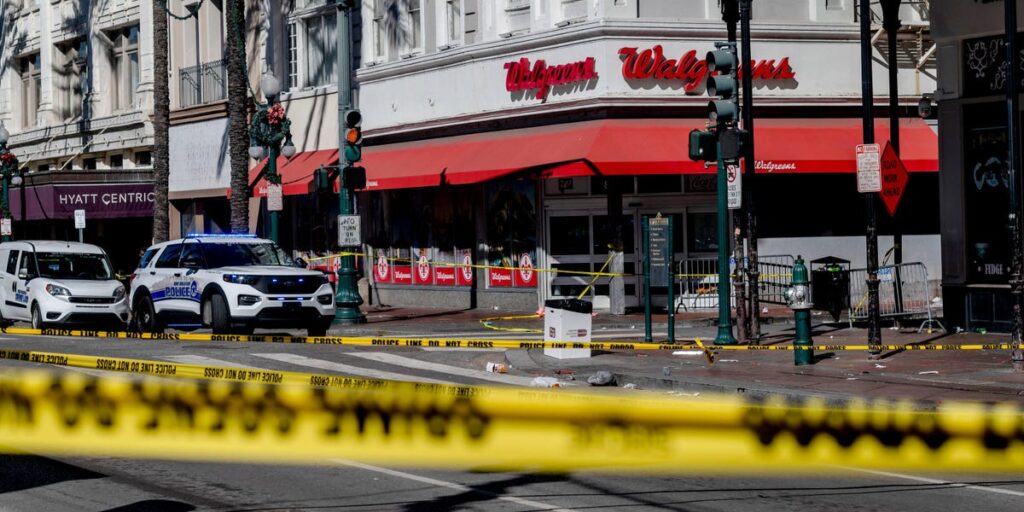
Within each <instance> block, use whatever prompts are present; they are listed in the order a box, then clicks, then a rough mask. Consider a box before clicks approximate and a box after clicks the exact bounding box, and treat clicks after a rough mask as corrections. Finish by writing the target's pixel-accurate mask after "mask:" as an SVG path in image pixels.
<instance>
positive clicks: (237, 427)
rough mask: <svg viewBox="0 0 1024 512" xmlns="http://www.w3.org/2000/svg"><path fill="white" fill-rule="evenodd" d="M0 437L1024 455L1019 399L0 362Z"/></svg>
mask: <svg viewBox="0 0 1024 512" xmlns="http://www.w3.org/2000/svg"><path fill="white" fill-rule="evenodd" d="M0 450H4V451H10V452H17V453H25V452H28V453H37V454H42V455H84V456H107V457H110V456H114V457H137V458H159V459H178V460H203V461H216V462H227V461H251V462H264V463H326V462H330V461H331V460H332V459H339V458H340V459H345V460H356V461H363V462H368V463H374V464H387V465H400V466H430V467H447V468H463V469H467V468H468V469H490V470H529V471H552V472H568V471H576V470H582V469H591V470H603V471H658V472H671V473H691V474H694V473H701V474H706V473H709V472H714V473H730V474H733V473H742V472H759V473H760V472H764V471H769V470H770V471H774V472H778V471H787V472H794V471H796V472H806V473H821V472H822V471H828V470H829V469H832V470H834V468H835V466H836V465H842V466H852V467H864V468H885V469H905V470H927V471H957V472H962V471H1013V472H1019V471H1022V470H1024V414H1022V411H1021V408H1020V406H1018V405H1011V404H1002V405H994V406H992V405H983V404H949V405H947V404H944V405H942V406H940V409H939V410H937V411H922V410H917V409H914V408H913V406H911V405H908V404H894V403H888V402H873V403H866V402H860V401H855V402H849V403H845V404H841V405H837V406H834V407H829V406H828V405H827V404H826V403H825V402H824V401H823V400H817V399H809V400H807V401H805V402H803V403H796V402H786V401H784V400H782V399H779V400H769V401H767V402H763V403H758V402H754V401H751V400H745V399H743V398H739V397H735V396H728V397H718V398H716V399H715V400H707V399H688V400H687V399H675V400H634V399H631V398H629V397H624V396H615V395H601V394H592V395H591V394H588V395H582V394H575V395H574V394H565V393H560V392H558V391H555V392H551V391H541V390H521V389H489V390H488V392H487V393H481V394H474V395H468V396H463V395H453V394H446V393H436V392H412V391H409V390H408V389H391V388H383V389H365V390H351V389H324V388H310V387H304V386H281V385H270V384H255V383H236V382H209V381H200V382H196V381H191V380H189V381H183V380H182V381H179V380H174V381H168V380H163V379H152V378H147V379H142V380H128V379H124V378H117V377H100V378H98V377H92V376H85V375H80V374H67V375H63V376H59V377H58V376H54V375H52V374H49V373H43V372H17V373H13V374H3V375H0Z"/></svg>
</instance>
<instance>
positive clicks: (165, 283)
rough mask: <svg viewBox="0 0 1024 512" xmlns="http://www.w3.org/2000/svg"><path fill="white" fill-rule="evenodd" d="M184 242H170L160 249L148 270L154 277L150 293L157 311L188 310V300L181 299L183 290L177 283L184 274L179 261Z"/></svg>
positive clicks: (151, 276)
mask: <svg viewBox="0 0 1024 512" xmlns="http://www.w3.org/2000/svg"><path fill="white" fill-rule="evenodd" d="M181 250H182V244H180V243H179V244H170V245H167V246H164V250H163V251H160V256H159V257H157V259H156V262H155V263H154V264H153V267H152V268H150V269H149V270H148V271H147V272H149V274H150V279H152V283H153V285H152V288H151V289H150V295H151V296H152V297H153V309H155V310H156V312H157V313H161V312H167V311H187V304H186V301H183V300H181V299H180V295H181V293H180V292H181V290H180V288H179V287H176V286H175V283H176V282H177V281H178V280H179V279H180V278H181V276H182V275H183V274H184V271H183V270H182V269H181V266H180V265H179V262H180V260H181Z"/></svg>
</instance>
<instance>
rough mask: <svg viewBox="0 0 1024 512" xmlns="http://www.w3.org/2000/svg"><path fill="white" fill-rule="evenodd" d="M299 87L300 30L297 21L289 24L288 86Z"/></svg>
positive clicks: (290, 87) (291, 87)
mask: <svg viewBox="0 0 1024 512" xmlns="http://www.w3.org/2000/svg"><path fill="white" fill-rule="evenodd" d="M298 87H299V31H298V30H297V26H296V24H295V23H289V24H288V88H289V89H294V88H298Z"/></svg>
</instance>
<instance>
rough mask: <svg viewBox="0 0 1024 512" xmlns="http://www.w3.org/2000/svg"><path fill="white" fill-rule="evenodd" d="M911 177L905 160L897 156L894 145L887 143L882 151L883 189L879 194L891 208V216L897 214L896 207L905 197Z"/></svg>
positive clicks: (888, 208) (888, 207)
mask: <svg viewBox="0 0 1024 512" xmlns="http://www.w3.org/2000/svg"><path fill="white" fill-rule="evenodd" d="M909 179H910V176H909V175H907V168H906V167H904V166H903V161H902V160H900V157H898V156H896V151H894V150H893V149H892V145H891V144H890V143H886V144H885V150H884V151H882V191H881V192H879V195H881V196H882V202H883V203H885V208H886V209H887V210H889V216H890V217H895V216H896V207H897V206H899V204H900V199H902V198H903V191H904V190H906V189H907V181H908V180H909Z"/></svg>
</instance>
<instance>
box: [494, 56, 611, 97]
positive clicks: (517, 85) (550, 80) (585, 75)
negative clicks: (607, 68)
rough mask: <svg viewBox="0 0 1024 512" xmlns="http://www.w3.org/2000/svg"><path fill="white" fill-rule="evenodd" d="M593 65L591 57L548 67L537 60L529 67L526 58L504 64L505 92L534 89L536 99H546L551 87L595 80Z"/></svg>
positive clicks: (528, 60)
mask: <svg viewBox="0 0 1024 512" xmlns="http://www.w3.org/2000/svg"><path fill="white" fill-rule="evenodd" d="M594 63H595V61H594V58H593V57H587V58H586V60H581V61H579V62H573V63H571V64H561V65H558V66H550V67H549V66H548V65H547V63H546V62H544V61H543V60H538V61H537V62H534V63H533V68H531V67H530V59H527V58H526V57H523V58H521V59H519V60H518V61H514V62H506V63H505V69H506V70H508V73H507V74H506V76H505V90H507V91H508V92H515V91H532V90H534V89H536V90H537V99H538V100H542V99H544V98H547V96H548V91H549V90H550V89H551V86H554V85H563V84H571V83H575V82H586V81H588V80H592V79H594V78H597V71H595V70H594Z"/></svg>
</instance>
